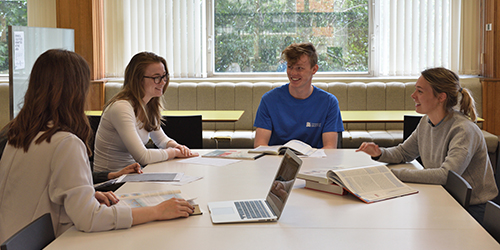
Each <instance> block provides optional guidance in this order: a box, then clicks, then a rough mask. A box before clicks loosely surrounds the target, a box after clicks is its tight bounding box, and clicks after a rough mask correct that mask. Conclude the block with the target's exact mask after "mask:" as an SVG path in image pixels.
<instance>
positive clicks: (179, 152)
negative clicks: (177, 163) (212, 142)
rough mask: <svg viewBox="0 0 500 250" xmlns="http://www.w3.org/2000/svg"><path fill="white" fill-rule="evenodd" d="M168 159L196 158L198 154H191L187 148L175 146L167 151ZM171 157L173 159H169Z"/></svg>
mask: <svg viewBox="0 0 500 250" xmlns="http://www.w3.org/2000/svg"><path fill="white" fill-rule="evenodd" d="M167 152H168V156H169V159H173V158H187V157H193V156H198V155H199V154H198V153H196V152H192V151H191V150H190V149H189V148H188V147H186V146H184V145H180V144H177V145H175V146H174V147H173V148H168V149H167ZM171 156H173V157H171Z"/></svg>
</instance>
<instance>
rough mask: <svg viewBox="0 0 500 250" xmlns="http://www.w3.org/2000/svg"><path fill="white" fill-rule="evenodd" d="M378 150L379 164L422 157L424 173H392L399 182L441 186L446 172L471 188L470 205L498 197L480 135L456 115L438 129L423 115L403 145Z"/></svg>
mask: <svg viewBox="0 0 500 250" xmlns="http://www.w3.org/2000/svg"><path fill="white" fill-rule="evenodd" d="M381 150H382V155H381V156H380V158H379V159H378V160H379V161H382V162H388V163H400V162H409V161H412V160H413V159H415V158H416V157H418V156H420V157H421V159H422V163H423V166H424V169H423V170H411V169H396V170H393V173H394V174H395V175H396V176H397V177H398V178H399V179H400V180H401V181H404V182H417V183H428V184H440V185H444V184H445V183H446V178H447V176H448V171H449V170H453V171H455V172H456V173H458V174H459V175H461V176H462V177H463V178H464V179H465V180H467V181H468V182H469V184H470V185H471V186H472V195H471V202H470V204H471V205H476V204H481V203H485V202H487V201H489V200H491V199H493V198H495V197H496V196H497V194H498V190H497V187H496V184H495V178H494V175H493V168H492V166H491V162H490V160H489V157H488V149H487V147H486V142H485V140H484V137H483V134H482V132H481V130H480V129H479V127H478V126H477V125H476V124H475V123H473V122H472V121H470V120H469V119H468V118H467V117H466V116H464V115H463V114H462V113H460V112H458V111H453V112H451V113H450V114H449V115H448V116H447V117H445V119H443V121H442V122H441V123H440V124H438V125H437V126H433V125H432V124H430V122H429V118H428V117H427V116H426V115H425V116H424V117H422V119H421V120H420V123H419V125H418V126H417V128H416V129H415V131H413V133H412V134H411V136H410V137H408V139H407V140H406V141H404V142H403V143H401V144H399V145H398V146H396V147H391V148H381Z"/></svg>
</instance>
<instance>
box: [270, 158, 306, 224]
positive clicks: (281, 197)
mask: <svg viewBox="0 0 500 250" xmlns="http://www.w3.org/2000/svg"><path fill="white" fill-rule="evenodd" d="M301 165H302V160H301V159H299V158H298V157H297V156H296V155H295V154H294V153H293V152H292V151H290V150H287V151H286V152H285V155H284V156H283V160H282V161H281V165H280V167H279V169H278V172H277V173H276V177H275V178H274V181H273V184H272V185H271V189H270V190H269V193H268V194H267V198H266V200H267V202H268V203H269V205H271V207H272V209H273V211H274V212H275V213H276V216H278V218H279V217H280V215H281V212H282V211H283V208H284V207H285V203H286V201H287V199H288V196H289V195H290V191H291V190H292V187H293V184H294V183H295V179H296V178H297V174H298V172H299V169H300V166H301Z"/></svg>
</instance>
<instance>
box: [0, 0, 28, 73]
mask: <svg viewBox="0 0 500 250" xmlns="http://www.w3.org/2000/svg"><path fill="white" fill-rule="evenodd" d="M27 9H28V8H27V3H26V0H24V1H0V25H1V26H0V31H1V33H0V74H9V47H8V41H9V40H8V39H7V34H8V33H9V30H8V26H9V25H11V26H26V25H27V24H28V18H27Z"/></svg>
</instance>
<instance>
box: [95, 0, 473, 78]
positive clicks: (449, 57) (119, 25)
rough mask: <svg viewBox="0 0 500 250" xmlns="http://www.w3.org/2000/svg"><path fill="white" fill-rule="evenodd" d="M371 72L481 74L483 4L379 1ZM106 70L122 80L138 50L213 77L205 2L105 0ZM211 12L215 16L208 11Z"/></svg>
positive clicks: (178, 72)
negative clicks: (432, 69)
mask: <svg viewBox="0 0 500 250" xmlns="http://www.w3.org/2000/svg"><path fill="white" fill-rule="evenodd" d="M373 3H374V5H373V7H374V8H373V12H372V13H373V15H372V21H373V36H372V40H371V41H372V50H371V66H370V67H371V71H372V74H373V75H375V76H414V75H419V74H420V72H421V71H422V70H424V69H426V68H430V67H438V66H442V67H446V68H449V69H451V70H453V71H455V72H458V73H459V74H475V75H477V74H479V73H480V62H479V55H480V52H481V46H480V41H481V40H480V31H479V29H478V27H479V25H480V20H479V19H480V18H479V9H480V6H479V1H465V0H373ZM104 4H105V6H104V19H105V32H104V33H105V70H106V76H107V77H120V76H123V71H124V69H125V66H126V65H127V63H128V61H129V60H130V58H131V57H132V56H133V55H134V54H135V53H137V52H140V51H152V52H155V53H157V54H159V55H161V56H163V57H164V58H165V59H166V60H167V63H168V68H169V71H170V74H171V76H172V77H179V78H181V77H206V76H207V73H208V72H207V63H209V61H211V60H207V44H206V38H207V32H206V30H207V18H206V11H207V3H206V1H205V0H183V1H179V0H106V1H104ZM208 7H210V8H208V11H213V10H212V9H211V6H208Z"/></svg>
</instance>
